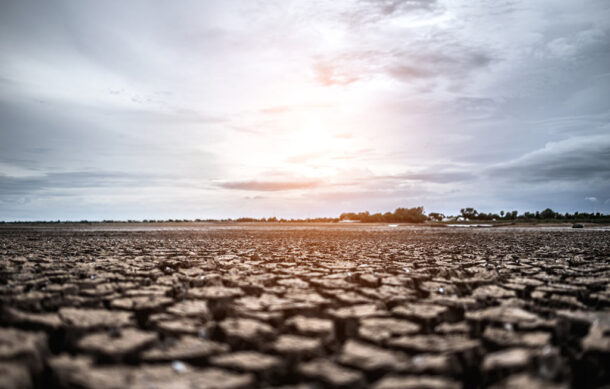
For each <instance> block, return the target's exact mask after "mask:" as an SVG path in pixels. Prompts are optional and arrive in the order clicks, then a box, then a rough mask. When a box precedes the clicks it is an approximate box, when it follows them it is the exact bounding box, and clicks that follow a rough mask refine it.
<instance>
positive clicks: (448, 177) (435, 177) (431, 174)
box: [391, 169, 476, 184]
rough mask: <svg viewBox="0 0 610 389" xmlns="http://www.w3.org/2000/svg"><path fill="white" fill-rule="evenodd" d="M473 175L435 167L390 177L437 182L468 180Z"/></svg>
mask: <svg viewBox="0 0 610 389" xmlns="http://www.w3.org/2000/svg"><path fill="white" fill-rule="evenodd" d="M475 177H476V175H475V174H473V173H471V172H467V171H442V170H440V171H435V169H429V170H427V171H426V172H418V173H406V174H400V175H397V176H391V178H393V179H397V180H406V181H422V182H430V183H437V184H448V183H458V182H463V181H469V180H472V179H474V178H475Z"/></svg>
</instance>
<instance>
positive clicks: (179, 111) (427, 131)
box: [0, 0, 610, 220]
mask: <svg viewBox="0 0 610 389" xmlns="http://www.w3.org/2000/svg"><path fill="white" fill-rule="evenodd" d="M414 206H424V207H425V210H426V211H427V212H433V211H436V212H443V213H445V214H457V213H458V212H459V209H460V208H464V207H474V208H476V209H477V210H479V211H485V212H489V211H495V212H499V211H500V210H507V211H508V210H519V211H528V210H529V211H534V210H542V209H544V208H547V207H550V208H552V209H554V210H556V211H560V212H573V211H586V212H592V211H595V212H598V211H599V212H604V213H610V2H608V1H607V0H585V1H577V0H570V1H568V0H528V1H512V0H403V1H400V0H379V1H374V0H351V1H346V0H334V1H294V0H281V1H252V0H246V1H231V0H223V1H205V2H204V1H129V2H122V1H116V2H100V1H83V0H73V1H43V2H34V1H24V0H14V1H12V0H7V1H2V2H0V220H56V219H61V220H81V219H87V220H103V219H165V218H188V219H194V218H229V217H231V218H235V217H240V216H249V217H269V216H278V217H286V218H300V217H318V216H338V215H339V214H340V213H342V212H351V211H364V210H368V211H371V212H379V211H381V212H384V211H388V210H389V211H391V210H394V209H395V208H397V207H414Z"/></svg>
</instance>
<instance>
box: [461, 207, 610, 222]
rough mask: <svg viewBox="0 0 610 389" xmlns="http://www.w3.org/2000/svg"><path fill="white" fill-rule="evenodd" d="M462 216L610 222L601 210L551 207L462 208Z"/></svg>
mask: <svg viewBox="0 0 610 389" xmlns="http://www.w3.org/2000/svg"><path fill="white" fill-rule="evenodd" d="M460 216H461V217H462V218H463V219H464V220H486V221H493V220H508V221H537V220H539V221H554V220H556V221H582V222H610V215H605V214H603V213H601V212H595V213H593V212H592V213H587V212H574V213H569V212H566V213H561V212H555V211H553V210H552V209H550V208H547V209H545V210H544V211H536V212H524V213H522V214H519V212H518V211H500V212H499V213H491V212H490V213H485V212H478V211H477V210H476V209H474V208H462V209H461V210H460Z"/></svg>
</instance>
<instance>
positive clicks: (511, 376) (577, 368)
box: [0, 227, 610, 389]
mask: <svg viewBox="0 0 610 389" xmlns="http://www.w3.org/2000/svg"><path fill="white" fill-rule="evenodd" d="M609 281H610V231H608V230H606V231H591V230H587V229H584V230H571V229H560V228H559V229H509V228H501V229H500V228H493V229H467V230H453V229H438V228H437V229H426V228H422V229H413V228H403V227H399V228H387V227H385V228H381V227H380V228H376V227H351V228H339V227H315V228H308V227H303V228H296V227H295V228H293V227H290V228H288V227H287V228H284V229H280V227H278V228H263V227H252V228H248V227H240V228H235V229H230V228H226V229H225V228H214V227H205V228H190V229H184V230H178V229H176V230H163V229H160V230H146V231H135V230H133V229H125V230H121V229H119V230H116V231H109V230H103V229H102V230H83V229H81V230H77V229H69V228H68V229H47V230H43V229H35V228H24V229H16V228H6V227H4V228H3V229H2V230H0V308H1V316H0V388H12V387H14V388H27V387H30V386H33V387H70V388H125V387H135V388H197V387H201V388H250V387H294V388H318V387H330V388H335V387H349V388H361V387H374V388H379V389H381V388H459V387H469V388H470V387H489V386H491V387H498V388H519V389H525V388H563V387H578V388H581V387H595V386H600V385H604V384H609V383H610V285H609Z"/></svg>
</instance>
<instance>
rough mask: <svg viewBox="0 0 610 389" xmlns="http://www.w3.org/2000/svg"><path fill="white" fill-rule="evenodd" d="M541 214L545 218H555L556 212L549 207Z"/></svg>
mask: <svg viewBox="0 0 610 389" xmlns="http://www.w3.org/2000/svg"><path fill="white" fill-rule="evenodd" d="M540 216H541V217H542V218H543V219H555V216H556V213H555V212H554V211H553V210H552V209H551V208H547V209H545V210H544V211H542V212H540Z"/></svg>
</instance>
